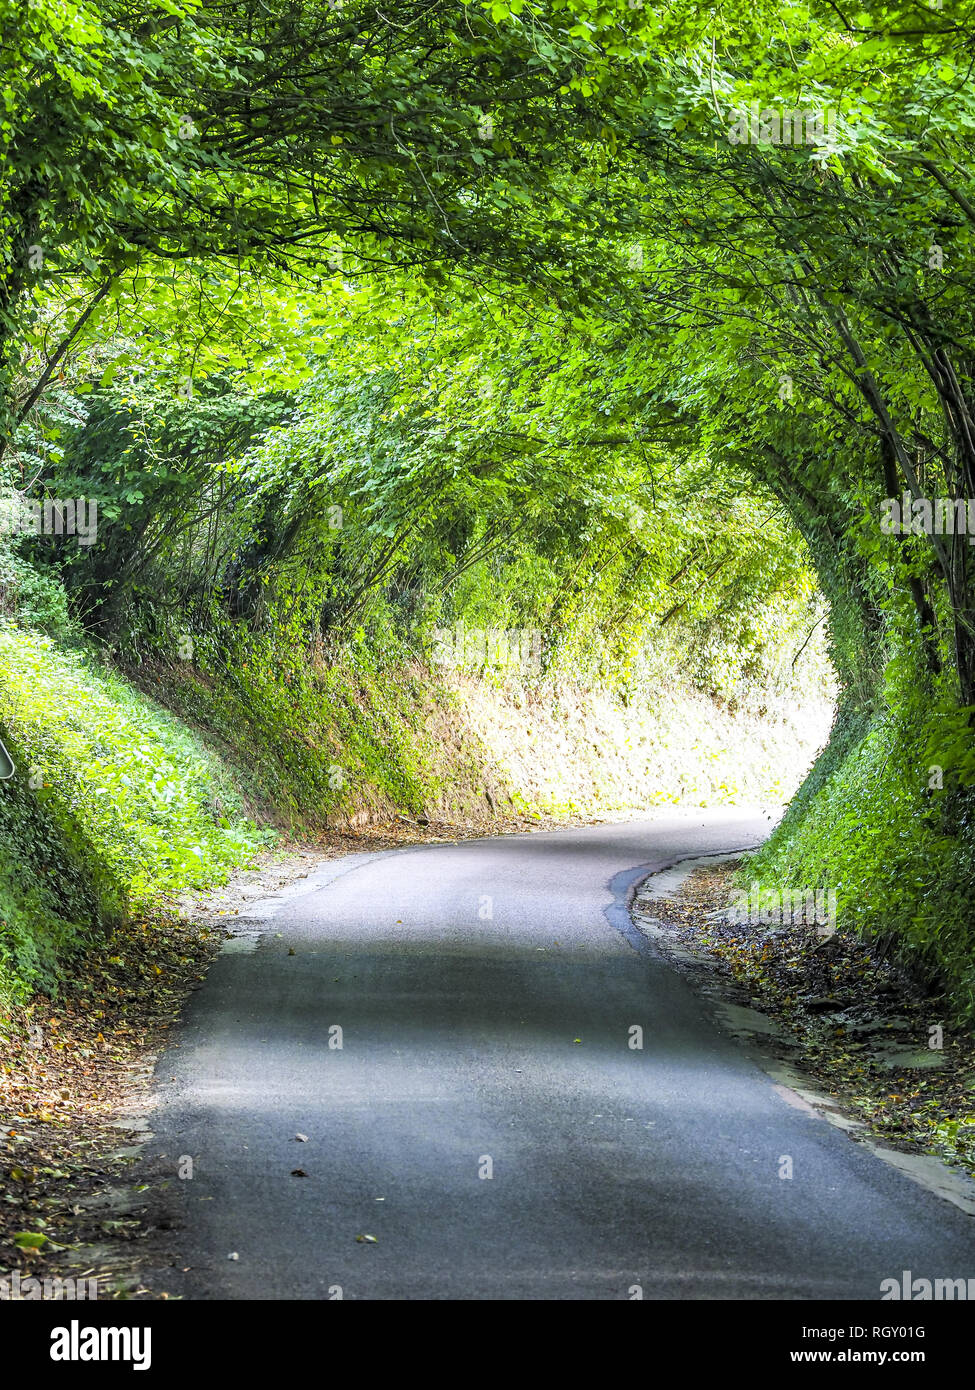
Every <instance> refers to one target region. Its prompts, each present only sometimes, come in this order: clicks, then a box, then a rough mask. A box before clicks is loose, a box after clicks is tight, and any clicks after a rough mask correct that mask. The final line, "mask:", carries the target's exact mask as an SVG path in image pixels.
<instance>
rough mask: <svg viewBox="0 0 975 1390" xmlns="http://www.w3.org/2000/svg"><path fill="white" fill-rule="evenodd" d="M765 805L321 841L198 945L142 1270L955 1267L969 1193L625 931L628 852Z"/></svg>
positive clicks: (278, 1283)
mask: <svg viewBox="0 0 975 1390" xmlns="http://www.w3.org/2000/svg"><path fill="white" fill-rule="evenodd" d="M767 827H768V821H767V820H764V819H762V818H760V817H759V816H757V815H744V814H742V813H740V812H737V811H731V812H714V811H709V812H704V811H701V812H697V813H693V814H691V815H687V814H683V813H681V814H674V815H673V816H669V817H667V818H666V819H654V820H652V821H641V822H631V823H627V824H622V825H602V826H596V827H591V828H584V829H571V830H565V831H558V832H553V833H544V834H531V835H515V836H512V835H506V836H499V837H495V838H491V839H484V840H476V841H466V842H461V843H458V844H444V845H424V846H419V847H415V848H410V849H405V850H393V851H389V852H385V853H380V854H373V855H357V856H353V857H351V858H350V859H349V860H347V861H338V862H337V863H335V864H332V865H329V866H328V869H327V873H328V876H329V877H330V878H331V880H332V881H331V882H329V883H328V884H326V885H325V886H319V887H317V888H314V889H312V890H311V891H309V892H308V893H307V894H305V895H303V896H300V897H296V898H294V899H292V900H291V901H290V902H288V903H287V904H286V905H285V906H284V908H283V909H282V910H281V911H280V912H279V914H278V915H277V916H276V917H275V918H274V919H273V920H272V921H271V922H270V923H268V927H267V930H266V932H265V933H264V935H263V936H262V937H261V939H260V942H259V945H258V947H257V949H256V950H254V951H253V952H251V953H246V952H243V951H238V950H233V951H232V952H231V953H229V954H224V955H221V956H220V957H219V958H218V959H217V961H216V962H215V964H214V966H213V968H212V969H211V971H210V974H209V976H208V977H207V981H206V983H205V985H204V986H203V988H202V989H201V990H200V991H199V992H198V993H197V994H196V995H194V997H193V1000H192V1002H191V1004H190V1006H189V1009H188V1012H187V1015H186V1018H185V1021H184V1024H183V1026H182V1028H181V1031H180V1033H179V1044H180V1045H179V1046H178V1047H172V1048H170V1050H169V1051H168V1053H167V1054H166V1055H164V1057H163V1058H162V1059H161V1062H160V1065H159V1067H158V1073H157V1074H158V1078H159V1086H160V1093H161V1099H160V1105H159V1108H158V1110H157V1111H156V1113H155V1114H154V1116H153V1117H152V1120H151V1128H152V1130H153V1131H154V1134H155V1138H154V1140H153V1141H152V1143H151V1145H150V1149H149V1158H150V1160H151V1163H152V1164H153V1165H154V1166H155V1169H156V1171H157V1172H162V1173H163V1175H166V1174H171V1178H170V1181H169V1183H168V1187H167V1192H168V1200H171V1201H172V1202H173V1203H175V1207H176V1224H177V1230H176V1232H175V1234H174V1236H173V1240H174V1241H175V1246H176V1248H177V1249H178V1252H179V1254H178V1258H177V1264H178V1269H171V1270H167V1271H164V1272H163V1273H158V1272H157V1274H156V1276H155V1279H156V1282H158V1283H159V1284H160V1287H164V1288H168V1289H170V1290H171V1291H173V1292H178V1293H181V1294H182V1295H183V1296H184V1297H187V1298H196V1299H227V1298H258V1299H278V1298H289V1299H328V1298H330V1297H331V1298H337V1297H342V1298H345V1299H447V1298H463V1299H495V1298H501V1299H628V1298H633V1297H635V1296H638V1291H639V1295H642V1297H643V1298H690V1299H714V1298H718V1299H727V1298H735V1299H771V1298H789V1299H809V1298H859V1297H866V1298H871V1299H877V1298H879V1294H880V1283H881V1280H882V1279H884V1278H889V1277H895V1278H898V1279H900V1277H901V1273H902V1271H903V1270H905V1269H909V1270H911V1271H912V1272H913V1274H914V1276H915V1277H919V1276H920V1277H926V1278H932V1279H933V1278H941V1277H945V1278H947V1277H951V1278H972V1277H975V1223H973V1220H972V1218H970V1217H968V1216H966V1215H964V1213H962V1212H961V1211H959V1210H958V1209H957V1208H955V1207H953V1206H951V1205H950V1204H948V1203H946V1202H943V1201H941V1200H940V1199H939V1198H937V1197H936V1196H934V1195H932V1194H931V1193H929V1192H928V1191H926V1190H925V1189H923V1188H921V1187H919V1186H918V1185H916V1184H915V1183H913V1182H912V1181H910V1180H909V1179H908V1178H906V1177H904V1176H902V1175H901V1174H899V1173H898V1172H896V1171H895V1170H894V1169H892V1168H891V1167H889V1166H888V1165H887V1164H885V1163H883V1162H881V1161H880V1160H879V1159H877V1158H875V1157H874V1156H872V1155H871V1154H870V1153H869V1152H868V1151H866V1150H864V1149H863V1148H861V1147H860V1146H858V1145H857V1144H855V1143H853V1142H851V1141H850V1140H849V1139H848V1138H847V1137H846V1136H845V1135H844V1134H842V1133H841V1132H840V1131H839V1130H837V1129H836V1128H834V1127H833V1126H831V1125H829V1124H827V1123H826V1122H825V1121H823V1120H822V1119H819V1118H815V1117H813V1116H811V1115H810V1114H807V1113H804V1112H803V1111H802V1110H801V1109H797V1108H795V1107H794V1106H792V1105H790V1104H788V1103H787V1102H786V1100H784V1099H783V1098H782V1097H781V1096H780V1094H778V1093H777V1092H776V1091H775V1090H774V1089H773V1083H772V1081H771V1080H770V1079H769V1077H767V1076H766V1075H765V1073H764V1072H763V1071H761V1070H760V1069H759V1068H758V1067H757V1066H756V1065H755V1064H754V1063H753V1062H751V1061H750V1060H749V1059H748V1056H747V1054H746V1053H745V1052H744V1051H743V1050H742V1049H741V1047H740V1046H739V1045H738V1044H737V1043H735V1042H734V1041H733V1040H731V1039H730V1038H727V1037H725V1036H724V1035H722V1034H721V1033H720V1032H719V1031H718V1030H717V1028H716V1026H715V1025H714V1023H712V1022H711V1021H710V1019H709V1017H708V1015H707V1013H706V1011H705V1009H704V1008H703V1006H702V1005H701V1003H700V1002H699V1001H698V999H697V997H696V996H695V994H694V993H693V991H692V989H691V988H690V987H689V986H688V985H687V984H686V983H685V981H684V980H683V979H682V978H681V977H680V976H678V975H677V974H676V973H675V972H674V970H673V968H672V967H671V966H670V965H669V964H668V963H667V962H666V961H665V960H664V959H663V958H662V957H661V956H660V955H658V954H656V953H655V951H654V948H653V947H652V945H650V944H649V943H646V942H644V941H643V940H642V938H639V937H638V936H637V935H636V934H635V933H634V932H633V930H632V928H630V927H629V924H628V918H627V916H626V914H625V910H624V903H625V897H626V892H627V890H628V889H629V888H630V887H631V886H632V884H633V883H635V882H636V881H637V880H638V879H639V878H641V877H642V876H643V875H644V874H645V873H646V872H647V871H648V869H659V868H664V867H666V866H668V865H670V864H672V863H673V862H675V861H676V860H678V859H680V858H682V857H686V856H688V855H694V854H708V853H717V852H722V851H727V850H732V849H738V848H742V847H745V846H750V845H754V844H755V843H757V841H758V840H759V839H760V838H761V836H762V835H763V834H764V833H765V831H766V829H767ZM634 1028H636V1029H642V1043H643V1046H642V1048H640V1047H638V1046H635V1045H633V1044H636V1043H638V1042H639V1041H640V1033H638V1032H633V1031H632V1030H633V1029H634ZM337 1030H341V1031H337ZM339 1043H341V1046H339V1045H338V1044H339ZM298 1134H302V1135H305V1136H307V1138H306V1140H305V1141H300V1140H298V1139H296V1137H295V1136H296V1135H298ZM785 1156H788V1157H790V1158H791V1160H792V1172H793V1176H792V1178H791V1179H783V1178H782V1177H780V1176H779V1174H780V1171H781V1170H782V1167H783V1165H782V1162H781V1161H782V1159H783V1158H784V1157H785ZM187 1158H191V1159H192V1178H187V1177H183V1178H180V1177H178V1176H177V1174H178V1173H179V1172H180V1171H182V1172H183V1173H186V1172H187V1171H189V1169H188V1166H187V1164H186V1159H187ZM296 1169H297V1170H301V1171H302V1172H303V1173H304V1174H305V1175H306V1176H303V1177H302V1176H293V1175H292V1174H293V1171H294V1170H296ZM366 1235H368V1236H373V1237H375V1243H373V1242H371V1241H364V1240H363V1241H359V1240H357V1237H358V1236H366ZM231 1254H235V1255H237V1257H238V1258H237V1259H229V1258H228V1256H229V1255H231ZM184 1266H189V1270H188V1272H187V1273H185V1274H182V1273H179V1270H182V1269H183V1267H184ZM878 1311H879V1305H878Z"/></svg>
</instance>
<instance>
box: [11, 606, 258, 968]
mask: <svg viewBox="0 0 975 1390" xmlns="http://www.w3.org/2000/svg"><path fill="white" fill-rule="evenodd" d="M0 696H2V701H3V708H4V711H5V724H4V734H3V738H4V742H5V743H6V744H7V746H8V748H9V749H10V751H11V754H12V756H13V759H14V762H15V765H16V772H15V775H14V777H13V778H11V779H10V780H9V781H7V782H5V783H4V784H3V791H2V795H0V837H2V838H3V839H4V843H5V847H6V852H5V854H4V858H3V866H4V867H3V874H4V882H3V885H2V888H0V893H2V899H3V905H4V908H3V916H4V922H5V925H4V927H3V929H2V939H0V952H2V955H0V961H2V969H3V971H4V972H5V974H6V977H7V978H6V979H5V980H4V981H3V982H2V984H3V986H5V987H6V988H7V989H8V990H9V989H10V988H12V987H13V986H14V985H20V986H23V985H25V984H34V985H41V986H42V987H44V988H46V989H49V990H50V989H52V988H53V987H54V986H55V984H56V980H57V972H58V970H59V969H60V968H61V966H62V965H63V964H64V962H67V961H70V959H71V958H72V956H73V955H75V954H77V952H78V951H79V950H81V949H83V948H84V947H85V945H86V944H90V943H91V942H92V941H93V940H95V939H97V937H98V936H99V935H100V934H102V933H103V932H104V931H105V930H107V929H108V928H109V927H110V925H111V924H112V922H113V921H117V920H118V918H119V916H120V914H122V913H124V912H128V911H136V912H144V911H147V910H150V909H152V908H157V907H159V906H160V905H161V904H163V903H165V902H169V901H171V900H172V897H173V895H174V894H175V893H177V892H179V891H180V890H183V889H186V888H202V887H206V886H208V885H211V884H213V883H216V882H220V881H222V879H223V878H224V877H225V876H226V875H227V873H228V872H229V871H230V870H231V869H232V868H233V867H235V866H237V865H240V864H243V863H245V862H247V861H248V860H249V858H250V856H251V855H252V853H253V851H254V849H255V848H256V847H257V846H258V845H259V844H260V843H261V842H262V834H261V833H260V832H258V831H257V830H256V829H255V827H254V826H253V825H252V824H251V823H250V822H249V821H248V820H247V818H246V817H245V816H244V814H243V807H242V805H241V803H240V798H239V795H238V793H237V792H236V790H235V787H234V784H233V781H232V779H231V777H230V776H229V775H228V773H227V772H226V771H225V770H224V769H223V768H222V767H221V765H220V763H219V762H218V760H217V759H216V758H215V757H214V756H213V755H212V754H209V753H207V752H205V751H204V750H203V749H202V748H201V747H200V745H199V744H198V743H197V742H196V741H195V740H194V739H193V738H192V737H191V736H190V735H189V734H188V733H187V732H186V731H185V730H183V729H181V728H180V727H179V726H178V725H177V724H176V722H175V721H174V720H173V719H172V718H171V716H168V715H166V714H165V713H164V712H162V711H156V710H154V709H152V708H151V707H150V705H149V704H148V702H146V701H145V700H143V699H140V698H138V697H137V696H136V695H135V693H134V692H133V691H132V690H131V688H130V687H128V686H127V685H126V684H125V682H123V681H122V680H120V679H119V678H117V677H115V676H113V675H112V674H110V673H109V672H106V671H100V670H99V669H97V667H96V666H95V665H94V664H93V663H92V662H91V661H90V660H88V659H86V658H85V657H83V656H82V655H81V654H80V653H75V654H67V653H64V652H60V651H58V650H57V649H56V648H55V647H54V646H53V644H52V643H51V641H50V639H48V638H45V637H42V636H40V635H39V634H36V633H33V632H31V631H29V630H26V629H20V628H16V627H12V626H6V627H4V628H2V629H0Z"/></svg>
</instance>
